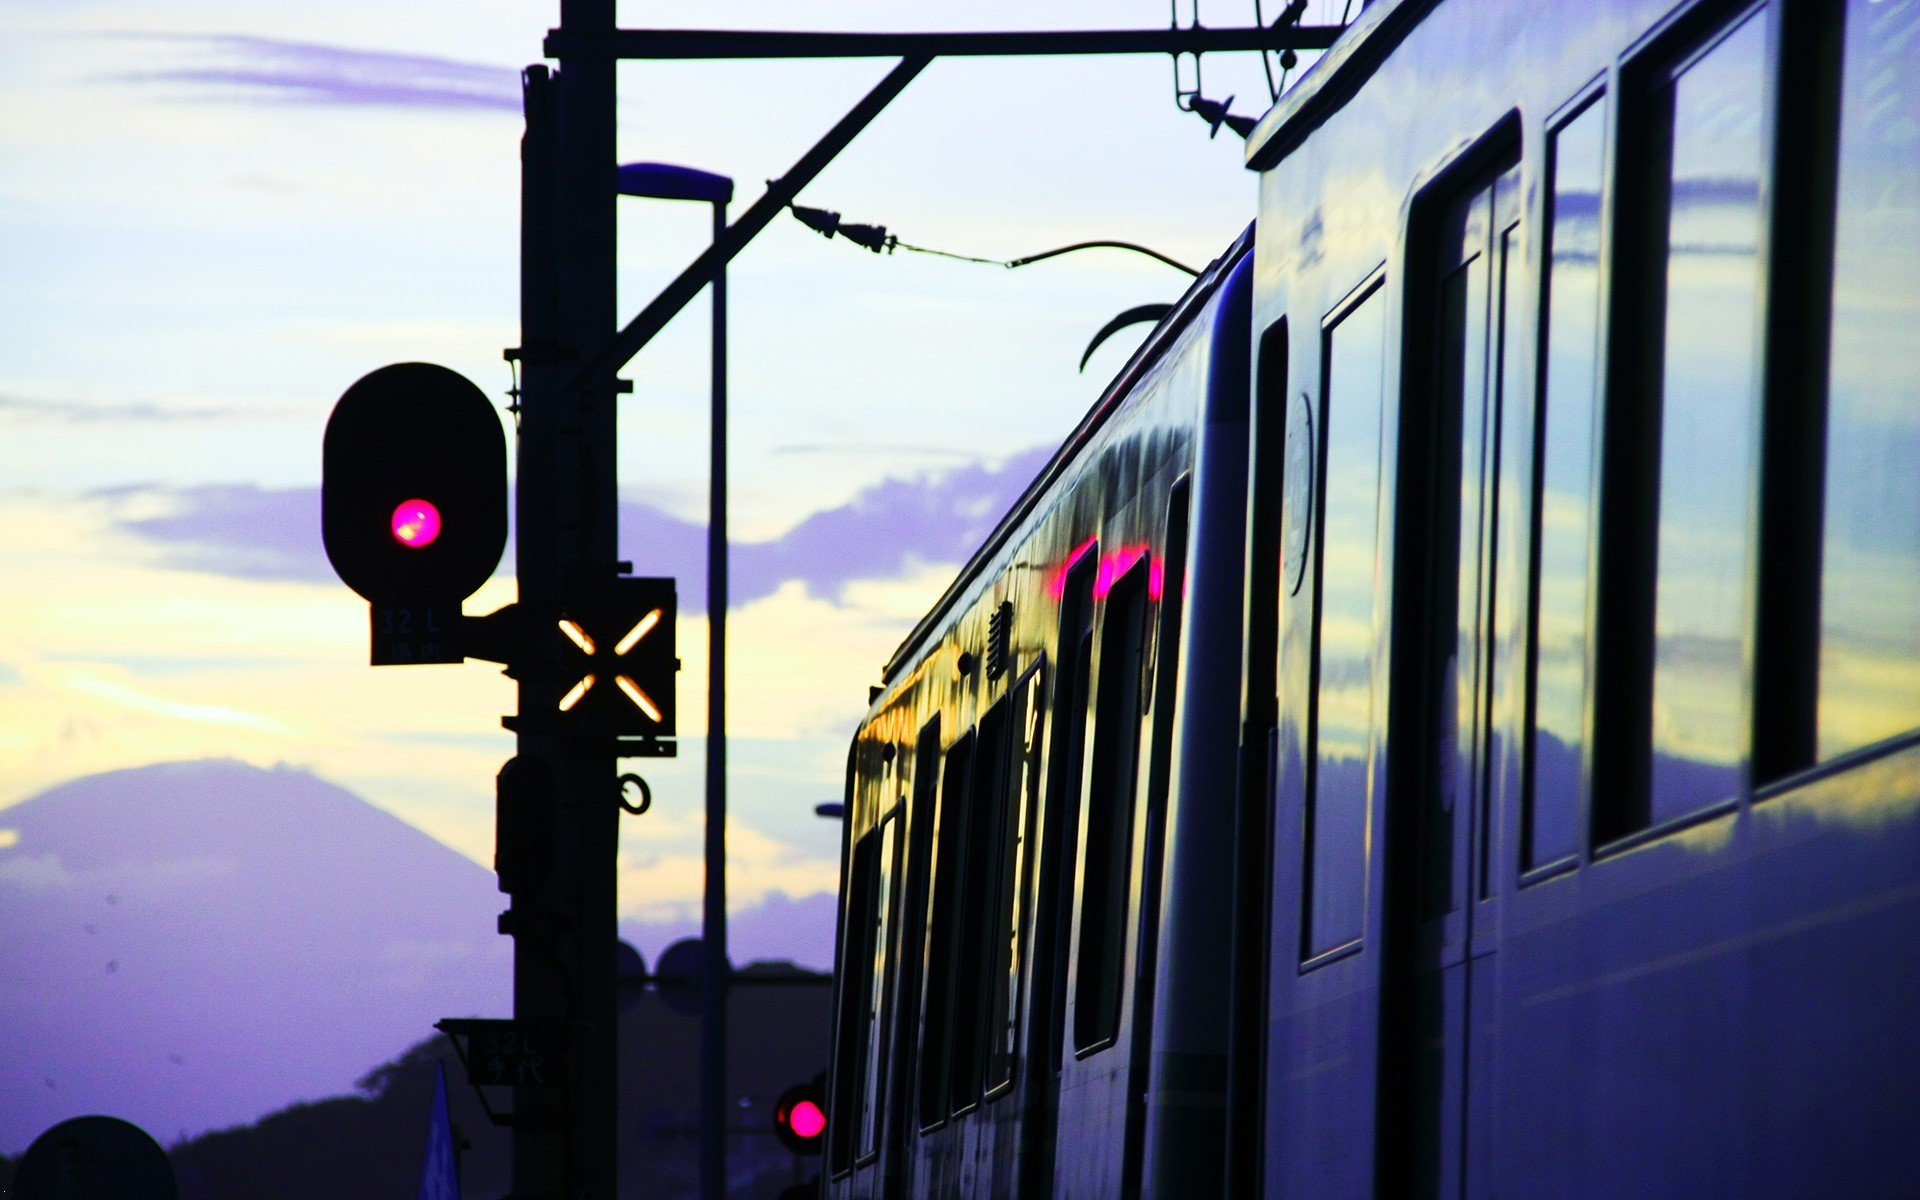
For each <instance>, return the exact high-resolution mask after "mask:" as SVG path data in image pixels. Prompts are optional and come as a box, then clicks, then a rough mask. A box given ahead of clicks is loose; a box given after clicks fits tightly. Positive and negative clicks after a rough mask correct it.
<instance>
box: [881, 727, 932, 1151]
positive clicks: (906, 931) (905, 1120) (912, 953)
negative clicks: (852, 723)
mask: <svg viewBox="0 0 1920 1200" xmlns="http://www.w3.org/2000/svg"><path fill="white" fill-rule="evenodd" d="M912 771H913V799H912V800H911V802H910V805H909V807H908V809H907V863H906V868H907V870H906V887H905V889H904V895H903V897H902V903H901V909H900V931H901V937H900V960H899V961H900V982H899V985H898V986H897V987H894V988H893V989H892V991H893V993H894V994H895V995H897V996H900V997H902V998H904V999H905V1000H906V1003H905V1004H904V1005H899V1006H896V1011H895V1012H894V1013H892V1014H891V1021H892V1024H893V1026H894V1032H893V1034H892V1037H891V1042H892V1044H894V1045H897V1046H901V1047H910V1046H912V1045H914V1044H915V1038H914V1022H915V1021H916V1020H917V1019H918V1018H919V1016H920V1010H919V1007H918V1006H917V1005H916V1004H915V1003H914V1002H913V1001H914V999H915V998H917V997H919V996H920V995H921V994H922V993H921V985H922V983H923V982H924V979H925V969H926V949H927V917H928V915H929V914H928V902H929V900H930V898H931V889H930V888H929V886H928V884H929V881H930V877H931V875H932V873H933V835H934V828H935V825H934V811H935V805H936V803H937V802H938V799H939V787H938V785H939V781H940V716H939V714H937V713H936V714H934V716H933V717H932V718H931V719H930V720H928V721H927V723H926V724H925V725H924V726H922V727H921V729H920V735H919V737H918V738H917V739H915V743H914V754H913V768H912ZM893 1065H894V1064H893V1063H892V1062H891V1061H889V1062H888V1063H887V1064H886V1066H887V1067H889V1068H891V1067H893ZM897 1073H898V1074H900V1075H901V1076H902V1077H903V1078H904V1076H905V1075H906V1072H905V1071H898V1072H897ZM887 1095H888V1113H889V1123H890V1126H891V1128H892V1129H893V1130H895V1131H897V1132H894V1133H892V1134H891V1135H889V1136H890V1139H891V1140H894V1141H896V1142H897V1141H898V1140H899V1139H901V1138H904V1137H906V1136H907V1131H908V1128H909V1126H910V1125H911V1124H912V1122H911V1120H910V1107H911V1106H912V1105H913V1104H914V1103H915V1101H916V1099H917V1095H916V1093H915V1091H914V1090H913V1089H912V1088H910V1087H908V1086H907V1085H906V1083H905V1082H904V1081H903V1082H899V1083H896V1084H894V1085H893V1086H892V1088H891V1089H890V1090H889V1091H888V1092H887Z"/></svg>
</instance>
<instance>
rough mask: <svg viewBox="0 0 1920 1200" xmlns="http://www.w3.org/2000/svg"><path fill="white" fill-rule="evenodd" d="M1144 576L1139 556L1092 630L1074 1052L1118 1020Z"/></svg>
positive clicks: (1096, 1042) (1108, 1032)
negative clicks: (1089, 765)
mask: <svg viewBox="0 0 1920 1200" xmlns="http://www.w3.org/2000/svg"><path fill="white" fill-rule="evenodd" d="M1149 570H1150V566H1149V562H1148V560H1147V558H1145V557H1142V558H1141V559H1140V560H1139V561H1138V562H1136V563H1135V564H1134V565H1133V567H1132V568H1131V569H1130V570H1129V571H1128V572H1127V573H1126V574H1125V575H1124V576H1122V577H1121V578H1120V580H1119V582H1117V583H1115V584H1114V585H1113V589H1112V590H1111V591H1110V592H1108V593H1107V608H1106V614H1105V616H1104V617H1103V618H1102V621H1101V626H1100V686H1099V694H1098V695H1097V697H1096V698H1095V701H1094V718H1093V769H1092V774H1091V778H1090V780H1089V783H1088V789H1087V798H1086V822H1087V848H1086V862H1085V867H1084V871H1083V874H1082V877H1081V879H1082V882H1081V892H1080V953H1079V961H1078V963H1077V964H1076V967H1075V971H1074V992H1073V994H1074V1011H1073V1037H1074V1048H1075V1049H1076V1050H1081V1051H1085V1050H1090V1049H1092V1048H1094V1047H1096V1046H1100V1045H1103V1044H1105V1043H1107V1042H1110V1041H1112V1040H1113V1037H1114V1033H1115V1031H1116V1029H1117V1026H1118V1022H1119V1019H1120V973H1121V968H1122V966H1123V961H1124V958H1125V956H1124V954H1123V953H1122V950H1123V947H1124V943H1125V937H1126V928H1127V910H1128V902H1129V900H1130V897H1129V895H1128V886H1127V885H1128V883H1129V881H1130V880H1131V878H1132V860H1133V807H1134V805H1133V801H1134V790H1135V788H1134V785H1135V781H1136V780H1137V778H1138V767H1139V758H1140V717H1141V712H1140V696H1141V686H1140V682H1141V669H1142V666H1143V662H1142V659H1143V657H1144V651H1145V649H1146V629H1147V619H1146V618H1147V578H1148V574H1149Z"/></svg>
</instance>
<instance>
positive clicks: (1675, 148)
mask: <svg viewBox="0 0 1920 1200" xmlns="http://www.w3.org/2000/svg"><path fill="white" fill-rule="evenodd" d="M1764 13H1765V8H1764V6H1761V7H1756V8H1752V9H1749V10H1747V11H1746V12H1745V13H1744V14H1743V15H1741V16H1740V17H1738V18H1737V19H1735V20H1734V21H1733V22H1731V23H1730V24H1728V25H1725V26H1723V27H1721V28H1720V29H1719V30H1717V31H1716V32H1715V33H1714V34H1713V36H1712V37H1711V38H1710V39H1708V40H1705V41H1703V42H1701V43H1697V48H1696V49H1694V50H1693V51H1692V52H1691V53H1690V54H1688V55H1686V56H1684V57H1680V58H1677V59H1671V60H1664V61H1663V62H1661V63H1658V64H1653V65H1652V66H1651V67H1650V68H1647V67H1641V66H1639V65H1636V68H1635V75H1636V77H1637V78H1638V79H1639V80H1640V81H1641V82H1640V83H1639V84H1638V85H1636V86H1635V88H1634V89H1633V91H1632V93H1631V96H1632V101H1633V103H1634V104H1635V106H1636V108H1635V110H1634V111H1633V112H1632V113H1631V114H1628V115H1627V117H1625V118H1623V129H1630V130H1633V131H1635V141H1636V144H1634V145H1632V146H1624V147H1623V151H1622V155H1621V158H1622V161H1623V162H1627V163H1630V164H1632V167H1631V169H1632V170H1633V171H1635V172H1636V173H1637V174H1636V175H1635V177H1634V184H1633V193H1632V196H1633V198H1632V201H1631V203H1632V204H1633V206H1634V212H1633V213H1632V214H1631V216H1632V226H1631V227H1632V235H1631V237H1623V245H1630V246H1635V247H1639V248H1642V249H1646V248H1651V249H1652V250H1653V251H1654V255H1653V256H1652V257H1651V258H1650V259H1649V260H1648V261H1646V262H1644V263H1640V262H1636V263H1635V264H1633V268H1632V269H1633V271H1634V272H1635V273H1636V278H1635V279H1634V282H1633V283H1632V284H1631V285H1628V286H1626V287H1625V288H1624V289H1623V294H1622V296H1621V297H1620V303H1618V304H1617V305H1616V307H1615V310H1614V311H1615V313H1616V315H1617V316H1619V317H1621V318H1622V325H1623V327H1625V329H1626V336H1625V338H1624V339H1623V341H1622V343H1621V345H1620V346H1619V347H1618V352H1617V354H1616V357H1615V359H1614V361H1615V363H1616V365H1617V366H1619V367H1620V368H1621V369H1620V370H1618V371H1616V372H1614V378H1613V383H1612V385H1611V403H1610V405H1609V417H1608V424H1609V430H1608V438H1609V446H1608V450H1607V455H1608V463H1607V467H1606V475H1607V478H1606V484H1605V486H1606V489H1607V492H1608V500H1607V503H1608V505H1609V508H1610V512H1609V516H1608V521H1609V522H1610V523H1613V524H1615V526H1616V528H1615V529H1614V531H1613V532H1611V533H1609V534H1608V535H1607V536H1608V540H1609V542H1610V543H1612V544H1611V545H1610V546H1609V547H1607V548H1604V549H1603V552H1602V553H1603V558H1602V563H1603V566H1602V577H1603V587H1604V588H1605V589H1607V594H1606V595H1605V596H1603V601H1602V603H1603V606H1604V607H1605V611H1604V612H1603V614H1602V620H1603V621H1604V622H1606V623H1607V624H1608V625H1609V626H1610V627H1611V628H1610V630H1603V632H1602V634H1601V637H1602V639H1603V644H1602V645H1601V646H1600V648H1599V655H1598V657H1599V658H1601V659H1603V660H1604V661H1606V662H1607V663H1608V664H1609V670H1608V673H1607V677H1606V678H1604V679H1603V680H1602V687H1603V689H1604V690H1603V691H1602V692H1601V693H1600V696H1599V699H1598V700H1597V703H1599V704H1600V706H1601V711H1600V719H1599V721H1598V725H1599V726H1600V727H1601V728H1602V729H1603V730H1604V731H1605V733H1604V736H1605V737H1607V738H1608V739H1609V740H1611V739H1613V738H1614V737H1616V736H1617V737H1618V739H1619V744H1618V745H1614V746H1606V745H1602V746H1596V747H1595V754H1594V760H1595V762H1596V764H1598V766H1599V767H1600V769H1601V770H1603V771H1604V772H1605V774H1604V775H1602V776H1601V777H1600V778H1597V779H1596V781H1595V784H1594V796H1595V803H1594V821H1595V826H1594V828H1595V833H1596V836H1598V837H1600V838H1602V839H1606V838H1610V837H1617V836H1620V835H1623V834H1627V833H1631V832H1633V831H1634V830H1636V829H1639V828H1644V827H1646V826H1648V825H1654V824H1659V823H1662V822H1664V821H1668V820H1671V819H1674V818H1677V817H1681V816H1684V815H1686V814H1688V813H1691V812H1694V811H1696V810H1699V809H1701V808H1705V807H1708V806H1711V805H1713V804H1716V803H1718V802H1721V801H1729V800H1732V799H1734V798H1735V797H1737V796H1738V795H1739V793H1740V792H1741V791H1742V789H1743V787H1744V786H1745V782H1746V773H1747V761H1748V754H1749V747H1750V745H1751V738H1750V737H1749V733H1748V731H1749V727H1750V720H1749V705H1748V699H1747V694H1748V691H1749V680H1748V671H1749V665H1748V663H1749V654H1748V646H1749V638H1748V630H1749V628H1750V626H1751V620H1752V619H1751V613H1752V603H1751V599H1750V595H1749V593H1750V591H1751V588H1752V580H1753V576H1754V569H1753V568H1754V551H1755V545H1754V535H1753V522H1752V519H1751V513H1752V508H1753V504H1754V497H1755V487H1754V480H1755V478H1756V475H1757V453H1756V452H1757V446H1756V433H1757V431H1758V429H1759V425H1760V389H1759V386H1758V379H1757V375H1756V370H1755V368H1756V365H1757V352H1758V346H1759V341H1758V333H1759V327H1760V296H1761V287H1760V283H1761V276H1760V272H1761V267H1760V255H1759V246H1760V239H1761V233H1762V227H1763V214H1762V200H1763V195H1762V189H1761V180H1762V178H1763V176H1764V172H1765V168H1766V161H1767V153H1766V140H1765V109H1766V93H1767V81H1768V47H1767V20H1766V17H1765V15H1764ZM1623 136H1625V135H1624V134H1623ZM1616 539H1617V540H1616ZM1608 643H1611V644H1608ZM1616 664H1618V665H1617V666H1616Z"/></svg>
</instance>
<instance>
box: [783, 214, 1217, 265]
mask: <svg viewBox="0 0 1920 1200" xmlns="http://www.w3.org/2000/svg"><path fill="white" fill-rule="evenodd" d="M787 208H788V209H789V210H790V211H791V212H792V213H793V215H794V217H795V219H797V220H798V221H799V222H800V223H801V224H802V225H805V226H806V227H807V228H809V229H811V230H813V231H814V232H815V233H817V234H819V235H820V236H822V237H824V238H828V239H831V238H833V237H834V236H835V235H838V236H840V237H844V238H846V239H847V240H848V241H850V242H852V243H853V244H854V245H856V246H861V247H864V248H865V249H867V250H870V251H872V252H873V253H875V254H892V253H893V252H894V251H896V250H908V251H911V252H913V253H915V254H931V255H933V256H935V257H937V258H949V259H953V260H954V261H956V262H967V263H979V264H981V265H983V266H990V267H1006V268H1007V269H1009V270H1012V269H1013V268H1016V267H1024V266H1027V265H1028V264H1030V263H1037V262H1044V261H1046V260H1047V259H1049V258H1058V257H1059V256H1060V255H1062V254H1071V253H1073V252H1075V251H1077V250H1128V251H1131V252H1133V253H1135V254H1143V255H1145V256H1146V257H1148V258H1151V259H1153V260H1154V261H1156V262H1160V263H1165V264H1166V265H1167V266H1169V267H1172V268H1173V269H1174V270H1176V271H1182V272H1184V273H1186V274H1187V275H1190V276H1194V277H1196V278H1197V277H1198V276H1199V274H1200V272H1199V270H1198V269H1196V268H1194V267H1190V266H1188V265H1187V264H1186V263H1183V262H1181V261H1180V260H1179V259H1177V258H1174V257H1173V256H1171V255H1168V254H1163V253H1161V252H1160V251H1158V250H1155V249H1154V248H1153V247H1151V246H1142V245H1140V244H1139V243H1137V242H1125V241H1120V240H1118V239H1113V238H1099V239H1095V240H1093V241H1086V242H1074V243H1073V244H1072V245H1068V246H1056V247H1055V248H1053V249H1051V250H1042V251H1041V252H1040V253H1038V254H1027V255H1023V256H1021V257H1019V258H987V257H984V256H982V255H978V254H962V253H960V252H959V251H957V250H941V249H938V248H936V247H933V246H921V245H917V244H915V243H913V242H903V241H901V240H900V237H899V235H898V234H893V233H889V232H888V231H887V227H886V226H884V225H863V224H855V223H853V222H850V221H842V220H841V219H840V214H839V213H837V212H830V211H828V210H827V209H824V208H809V207H807V206H806V205H803V204H789V205H788V206H787Z"/></svg>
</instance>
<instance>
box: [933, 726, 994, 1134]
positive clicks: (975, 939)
mask: <svg viewBox="0 0 1920 1200" xmlns="http://www.w3.org/2000/svg"><path fill="white" fill-rule="evenodd" d="M1007 708H1008V701H1007V699H1006V698H1004V697H1003V698H1001V699H1000V700H999V701H998V702H997V703H995V704H994V705H993V707H991V708H989V709H988V710H987V711H986V714H985V715H984V716H982V717H981V718H980V727H979V732H978V733H977V734H976V740H975V744H974V761H973V769H972V772H971V778H970V779H969V781H968V792H969V795H968V797H967V807H966V810H965V811H966V830H965V835H964V837H963V838H962V839H961V841H960V856H961V857H960V862H959V870H958V871H957V872H956V874H957V877H958V879H959V886H958V888H957V889H956V892H955V906H954V916H955V921H956V923H957V928H956V929H955V943H954V948H953V958H954V980H953V984H954V987H953V1016H952V1020H951V1022H950V1025H951V1029H950V1035H951V1037H952V1045H953V1049H952V1052H951V1056H950V1057H951V1064H950V1067H949V1071H948V1084H949V1099H950V1100H951V1102H952V1105H953V1109H952V1111H954V1112H958V1111H960V1110H961V1109H963V1108H966V1107H967V1106H968V1105H970V1104H973V1103H974V1102H975V1101H977V1100H979V1099H980V1061H981V1043H982V1042H983V1041H984V1040H985V1038H986V1016H985V1010H986V1006H987V1003H988V1000H987V994H988V991H989V989H990V988H991V986H992V982H993V981H992V980H991V979H990V978H989V976H988V973H987V972H988V969H989V967H988V964H989V959H988V956H987V955H988V951H987V946H988V939H987V930H988V928H989V925H990V923H991V921H992V919H993V915H994V914H993V908H992V901H991V900H990V899H989V897H990V896H991V895H992V890H991V889H992V886H993V883H992V881H993V878H994V876H995V874H996V873H997V872H996V868H995V866H994V862H993V859H994V852H995V850H996V849H997V847H996V844H995V837H994V834H995V832H996V829H995V823H996V821H997V820H998V819H999V812H998V810H999V809H1001V808H1003V807H1004V803H1003V801H1002V799H1001V797H1002V796H1003V795H1004V794H1005V792H1006V787H1007V782H1006V781H1007V775H1008V763H1007V740H1008V734H1009V729H1008V725H1009V721H1008V716H1007Z"/></svg>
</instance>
